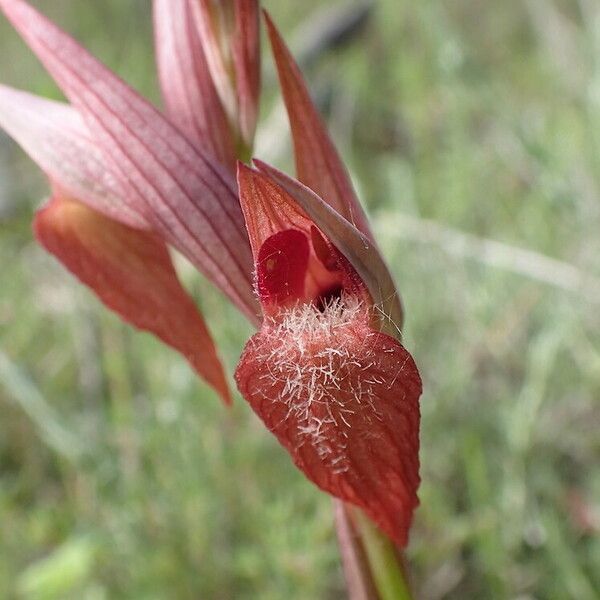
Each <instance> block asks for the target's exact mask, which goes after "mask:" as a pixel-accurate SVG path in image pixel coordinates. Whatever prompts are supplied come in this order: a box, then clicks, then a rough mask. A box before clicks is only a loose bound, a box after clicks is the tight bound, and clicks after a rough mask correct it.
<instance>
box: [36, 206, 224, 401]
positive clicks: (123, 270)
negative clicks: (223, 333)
mask: <svg viewBox="0 0 600 600" xmlns="http://www.w3.org/2000/svg"><path fill="white" fill-rule="evenodd" d="M34 229H35V233H36V237H37V238H38V240H39V241H40V243H41V244H42V245H43V246H44V247H45V248H46V249H47V250H48V251H49V252H51V253H52V254H54V255H55V256H56V257H57V258H58V259H59V260H60V261H61V262H62V263H63V264H64V265H65V266H66V267H67V269H69V270H70V271H71V272H72V273H73V274H74V275H76V276H77V277H78V278H79V279H80V280H81V281H82V282H83V283H84V284H86V285H87V286H89V287H90V288H92V290H94V292H95V293H96V294H97V295H98V297H99V298H100V299H101V300H102V302H104V304H106V305H107V306H108V307H109V308H110V309H112V310H114V311H115V312H116V313H117V314H119V315H120V316H121V317H122V318H123V319H124V320H126V321H128V322H129V323H131V324H132V325H134V326H136V327H139V328H140V329H143V330H145V331H149V332H150V333H153V334H154V335H156V336H157V337H158V338H160V339H161V340H162V341H163V342H165V343H166V344H168V345H169V346H171V347H172V348H174V349H175V350H177V351H178V352H181V354H183V355H184V356H185V357H186V358H187V360H188V361H189V362H190V364H191V365H192V367H193V368H194V369H195V370H196V371H197V372H198V374H199V375H200V376H201V377H203V378H204V379H205V380H206V381H207V382H208V383H209V384H210V385H211V386H212V387H213V388H214V389H215V390H216V391H217V392H218V393H219V394H220V396H221V397H222V398H223V400H224V401H225V402H226V403H228V404H229V403H230V402H231V397H230V395H229V390H228V386H227V382H226V379H225V375H224V372H223V367H222V365H221V362H220V360H219V358H218V356H217V352H216V349H215V346H214V343H213V341H212V338H211V336H210V333H209V332H208V330H207V328H206V325H205V323H204V320H203V319H202V317H201V315H200V313H199V312H198V310H197V309H196V306H195V305H194V302H193V301H192V299H191V298H190V297H189V296H188V295H187V293H186V292H185V291H184V290H183V288H182V287H181V284H180V283H179V280H178V279H177V275H176V273H175V269H174V268H173V264H172V262H171V258H170V256H169V252H168V251H167V248H166V246H165V244H164V242H163V241H161V239H160V238H159V237H158V236H156V235H154V234H153V233H150V232H146V231H139V230H137V229H132V228H131V227H128V226H127V225H123V224H121V223H117V222H116V221H113V220H112V219H109V218H107V217H105V216H103V215H101V214H100V213H97V212H95V211H93V210H92V209H90V208H88V207H87V206H85V205H84V204H82V203H80V202H77V201H74V200H71V199H68V198H65V197H61V196H55V197H54V198H53V199H52V200H51V201H50V202H49V203H48V204H47V205H46V206H45V207H44V208H42V209H41V210H40V211H39V212H38V213H37V214H36V217H35V222H34Z"/></svg>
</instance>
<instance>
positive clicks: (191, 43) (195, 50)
mask: <svg viewBox="0 0 600 600" xmlns="http://www.w3.org/2000/svg"><path fill="white" fill-rule="evenodd" d="M154 31H155V42H156V43H155V45H156V55H157V63H158V73H159V76H160V83H161V88H162V94H163V98H164V100H165V105H166V108H167V113H168V115H169V117H170V118H171V120H172V121H173V123H175V124H176V125H178V126H179V127H180V128H181V130H182V131H185V132H186V134H187V136H188V137H189V138H190V140H192V141H193V142H195V143H196V144H197V145H198V146H199V147H200V148H203V149H205V150H206V151H207V152H208V153H209V154H210V155H212V156H213V157H214V158H215V159H216V160H217V161H218V162H220V163H221V164H223V165H226V166H227V167H229V169H230V170H231V171H232V172H233V171H234V170H235V160H236V158H235V144H234V140H233V137H232V132H231V128H230V126H229V123H228V121H227V116H226V115H225V111H224V110H223V107H222V105H221V101H220V99H219V96H218V94H217V91H216V90H215V86H214V84H213V81H212V78H211V75H210V71H209V69H208V65H207V63H206V59H205V58H204V51H203V50H202V42H201V40H200V37H199V34H198V28H197V27H196V23H195V21H194V18H193V14H192V10H191V7H190V3H189V0H154Z"/></svg>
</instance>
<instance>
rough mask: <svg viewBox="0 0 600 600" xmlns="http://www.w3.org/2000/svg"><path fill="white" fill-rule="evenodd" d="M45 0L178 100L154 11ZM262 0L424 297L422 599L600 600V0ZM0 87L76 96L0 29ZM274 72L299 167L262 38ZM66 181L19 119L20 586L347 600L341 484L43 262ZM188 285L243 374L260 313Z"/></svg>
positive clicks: (14, 335)
mask: <svg viewBox="0 0 600 600" xmlns="http://www.w3.org/2000/svg"><path fill="white" fill-rule="evenodd" d="M35 4H36V5H37V6H39V7H40V8H42V9H43V10H44V11H45V12H46V13H47V14H48V15H50V16H51V17H53V18H54V19H56V20H57V21H58V22H59V23H60V24H61V25H63V26H64V27H65V28H66V29H67V30H69V31H71V32H72V33H73V34H74V35H75V36H76V37H78V38H79V39H81V40H82V41H84V43H85V44H86V45H87V46H88V47H89V48H90V49H91V50H92V51H94V52H95V53H96V54H97V55H99V56H100V57H101V58H102V59H103V60H104V61H105V62H106V63H108V64H109V65H110V66H111V67H112V68H114V69H115V70H116V71H118V72H119V73H120V74H121V75H122V76H124V77H125V78H126V79H127V80H128V81H130V82H131V83H132V84H133V85H134V86H136V87H137V88H138V89H140V90H141V91H142V92H143V93H144V94H146V95H147V96H149V97H150V98H152V99H153V100H157V99H158V93H157V86H156V81H155V75H154V71H153V53H152V49H151V29H150V2H149V1H148V0H129V1H127V2H123V1H122V0H45V1H42V0H39V1H38V2H35ZM264 5H265V6H266V7H267V8H269V9H270V10H271V11H272V14H273V16H274V18H275V19H276V21H277V22H278V23H279V24H280V25H281V28H282V30H283V31H284V33H285V34H286V37H287V38H288V39H289V40H290V42H291V45H292V47H293V48H294V49H295V51H296V52H297V54H298V55H299V56H300V57H301V58H302V59H303V63H304V65H305V67H306V73H307V76H308V78H309V81H310V83H311V87H312V89H313V92H314V94H315V97H316V98H317V99H318V101H319V103H320V105H321V106H322V108H323V110H324V112H325V113H326V115H327V117H328V120H329V123H330V126H331V129H332V132H333V135H334V137H335V139H336V142H337V143H338V145H339V147H340V148H341V150H342V152H343V154H344V157H345V158H346V160H347V163H348V165H349V167H350V169H351V171H352V175H353V177H354V179H355V181H356V184H357V187H358V189H359V191H360V195H361V197H362V198H363V199H364V202H365V203H366V205H367V206H368V209H369V212H370V214H371V215H372V218H373V222H374V227H375V230H376V232H377V234H378V237H379V240H380V243H381V246H382V248H383V250H384V252H385V254H386V256H387V258H388V260H389V262H390V264H391V266H392V269H393V271H394V274H395V276H396V278H397V281H398V283H399V287H400V290H401V292H402V294H403V297H404V301H405V304H406V311H407V322H406V329H405V343H406V345H407V347H408V348H409V349H410V350H411V352H412V353H413V354H414V356H415V358H416V360H417V363H418V364H419V365H420V369H421V373H422V376H423V379H424V383H425V393H424V395H423V398H422V415H423V420H422V435H421V439H422V453H421V458H422V478H423V484H422V487H421V490H420V497H421V507H420V508H419V510H418V511H417V514H416V522H415V526H414V529H413V531H412V537H411V544H410V546H409V548H408V557H409V560H410V564H411V569H412V575H413V579H414V582H415V588H416V590H417V596H418V598H422V599H431V600H433V599H441V598H451V599H496V598H498V599H503V598H511V599H519V600H529V599H532V600H533V599H540V600H541V599H556V600H562V599H565V598H573V599H578V600H588V599H593V598H599V597H600V595H599V593H598V589H600V577H599V573H600V569H599V566H600V538H599V536H598V532H599V527H600V513H599V510H600V508H599V505H598V498H599V496H600V473H599V471H598V462H599V460H598V459H599V456H600V438H599V434H598V431H599V429H600V417H599V412H598V399H599V397H600V3H598V2H597V1H596V0H572V1H568V0H530V1H523V0H504V1H502V2H495V1H493V0H488V1H485V0H480V1H474V0H420V1H419V2H411V1H409V0H379V1H376V2H375V3H374V4H373V7H372V10H371V11H370V14H369V17H368V19H367V20H366V21H364V22H363V23H362V26H361V27H359V28H352V29H351V30H348V31H347V35H345V36H342V37H343V38H344V39H343V40H339V39H338V38H339V37H340V36H338V35H337V33H339V31H340V29H342V30H343V29H344V26H343V25H344V23H349V22H350V21H352V18H354V17H356V16H357V15H358V14H359V13H360V12H361V9H360V8H359V9H358V11H355V10H354V9H353V7H354V6H356V4H353V3H352V2H350V1H347V2H342V3H336V4H335V7H334V13H332V12H331V10H332V8H331V7H332V3H330V2H325V1H324V0H322V1H317V0H310V1H308V0H305V1H304V2H301V3H300V2H293V1H291V0H287V1H283V0H279V1H277V0H265V2H264ZM348 11H349V12H348ZM349 15H350V17H351V18H349ZM336 41H337V42H340V41H343V43H334V42H336ZM0 81H1V82H3V83H8V84H12V85H15V86H17V87H21V88H24V89H27V90H29V91H33V92H37V93H40V94H43V95H46V96H52V97H60V95H59V94H58V92H57V90H56V88H55V87H54V85H53V84H52V83H51V81H50V79H49V78H48V77H47V76H46V75H45V74H44V72H43V71H42V69H41V67H40V66H39V65H38V63H37V62H36V61H35V59H34V58H33V57H32V55H31V54H30V53H29V51H27V50H26V49H25V47H24V46H23V45H22V44H21V42H20V41H19V40H18V39H17V36H16V35H15V34H14V33H13V32H12V30H11V29H10V28H9V26H8V24H7V23H6V21H5V20H3V19H2V18H0ZM265 87H266V91H265V102H264V107H263V108H264V109H263V123H264V124H263V133H262V136H261V139H260V140H259V143H258V151H257V154H259V155H261V156H262V157H263V158H267V159H268V160H271V161H273V162H275V163H276V164H278V165H279V166H281V167H283V168H286V169H291V160H290V156H289V148H288V144H287V143H286V141H285V140H286V139H287V136H288V131H287V124H286V121H285V119H284V118H282V116H281V114H282V113H281V107H280V106H279V105H278V101H277V90H276V86H275V82H274V78H273V69H272V66H271V60H270V57H269V56H268V54H267V53H265ZM46 192H47V185H46V183H45V181H44V178H43V177H42V175H41V174H40V173H39V171H38V169H37V168H36V167H35V166H34V165H33V163H31V162H30V161H29V160H28V159H27V158H26V156H25V155H24V154H23V153H22V152H21V151H20V150H19V149H18V148H17V147H16V145H15V144H13V143H12V142H11V141H10V140H9V139H8V138H7V137H6V136H3V135H2V134H0V266H1V272H0V598H2V599H4V598H7V599H10V598H21V599H27V600H29V599H32V600H33V599H36V600H37V599H43V600H53V599H70V598H72V599H85V600H88V599H89V600H92V599H93V600H96V599H98V600H101V599H109V598H110V599H112V598H131V599H162V598H178V599H179V598H182V599H187V598H189V599H192V598H193V599H196V598H210V599H213V598H215V599H223V600H225V599H238V598H239V599H254V598H261V599H267V600H269V599H273V600H276V599H285V600H294V599H298V600H301V599H313V598H314V599H335V598H342V597H343V594H344V592H343V589H344V587H343V581H342V574H341V571H340V567H339V561H338V552H337V548H336V542H335V533H334V529H333V526H332V517H331V512H332V511H331V502H330V500H329V498H328V497H326V496H325V495H324V494H322V493H320V492H319V491H318V490H316V489H315V488H314V487H313V486H312V485H310V484H309V483H307V482H306V481H305V480H304V478H303V476H302V475H301V474H300V473H299V472H297V471H296V470H295V469H294V468H293V467H292V465H291V463H290V461H289V459H288V457H287V455H285V454H284V452H283V451H282V450H281V449H280V448H279V447H278V445H277V443H276V442H275V441H274V440H273V439H271V437H270V436H269V435H268V433H267V432H266V431H265V430H264V429H263V427H262V426H261V424H260V423H259V422H258V421H257V419H256V418H255V417H254V416H253V414H251V412H250V410H249V409H248V407H247V406H246V405H245V404H244V403H243V402H242V401H241V399H239V397H238V398H237V399H236V402H235V406H234V408H233V409H232V410H230V411H227V410H225V409H223V408H222V406H220V404H219V402H218V400H217V399H216V397H215V396H214V394H213V393H212V392H211V391H210V390H208V389H207V388H206V386H204V385H203V384H202V383H201V382H200V381H198V379H197V378H196V377H195V376H194V374H193V373H192V372H191V370H190V369H189V368H188V366H187V365H186V364H185V363H184V361H183V360H182V359H181V358H180V357H179V356H177V355H175V354H174V353H172V352H171V351H170V350H168V349H167V348H165V347H163V346H161V345H160V344H159V343H158V342H156V341H155V340H154V339H153V338H151V337H150V336H149V335H146V334H142V333H139V332H135V331H133V330H131V329H129V328H128V327H127V326H125V325H123V324H122V323H121V322H119V320H118V319H117V318H116V317H115V316H113V315H112V314H109V313H108V312H107V311H106V310H105V309H104V308H103V307H102V306H101V305H100V304H99V302H98V301H97V300H96V299H95V297H93V296H92V294H91V293H90V292H88V291H87V290H86V289H83V287H81V286H79V285H77V284H76V283H75V281H74V280H73V279H72V278H71V277H70V276H69V275H67V274H66V272H65V271H63V269H62V268H61V267H60V266H59V265H58V264H57V263H56V262H55V261H54V260H53V259H52V258H51V257H49V256H48V255H46V254H44V252H43V251H42V250H41V249H40V247H39V246H37V245H36V243H35V242H34V241H33V239H32V234H31V231H30V222H31V216H32V212H33V210H34V208H35V207H36V206H37V205H38V204H39V201H40V199H42V198H43V197H44V195H45V194H46ZM182 276H183V278H184V280H185V281H186V284H187V285H188V287H189V289H190V290H192V292H193V294H194V295H195V297H197V299H198V302H199V304H200V305H201V306H202V308H203V310H204V311H205V314H206V315H207V316H208V320H209V324H210V326H211V328H212V330H213V332H214V335H215V337H216V338H217V340H218V342H219V344H220V347H221V349H222V352H223V355H224V356H225V358H226V360H227V363H228V366H229V372H230V373H231V370H232V369H233V368H234V366H235V364H236V360H237V357H238V356H239V353H240V350H241V348H242V345H243V343H244V341H245V340H246V339H247V337H248V336H249V334H250V332H251V329H250V327H249V325H247V324H246V323H245V322H244V321H243V320H242V318H241V317H240V316H238V315H237V314H236V313H235V312H234V311H233V310H232V309H230V308H229V307H228V306H227V305H226V303H224V302H223V301H222V298H221V297H220V295H219V294H218V293H217V292H215V291H214V290H213V289H211V288H210V286H208V285H207V284H206V283H205V282H204V281H202V280H201V278H200V277H198V276H197V275H196V274H195V273H194V272H193V271H192V270H191V269H190V268H189V267H188V266H187V265H183V264H182Z"/></svg>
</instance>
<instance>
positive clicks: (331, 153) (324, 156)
mask: <svg viewBox="0 0 600 600" xmlns="http://www.w3.org/2000/svg"><path fill="white" fill-rule="evenodd" d="M264 15H265V20H266V23H267V29H268V32H269V38H270V40H271V48H272V49H273V56H274V58H275V63H276V65H277V72H278V74H279V82H280V85H281V90H282V92H283V99H284V101H285V105H286V108H287V112H288V116H289V120H290V125H291V128H292V137H293V141H294V153H295V157H296V173H297V176H298V179H299V180H300V181H301V182H302V183H304V184H305V185H306V186H308V187H309V188H310V189H312V190H313V191H314V192H315V193H316V194H317V195H318V196H320V197H321V198H322V199H323V200H325V202H327V203H328V204H329V205H330V206H331V207H332V208H334V209H335V210H336V211H337V212H338V213H339V214H340V215H342V216H343V217H344V218H345V219H347V220H348V221H349V222H350V223H352V224H353V225H354V226H355V227H356V228H357V229H358V230H359V231H361V232H362V233H363V234H364V235H365V236H366V237H367V238H369V239H370V240H371V241H372V240H373V236H372V234H371V230H370V227H369V222H368V220H367V217H366V215H365V212H364V210H363V208H362V206H361V204H360V202H359V200H358V198H357V197H356V194H355V192H354V188H353V187H352V182H351V181H350V176H349V175H348V172H347V171H346V168H345V167H344V164H343V163H342V161H341V159H340V156H339V154H338V153H337V151H336V149H335V146H334V145H333V142H332V141H331V138H330V137H329V134H328V133H327V128H326V127H325V124H324V123H323V120H322V119H321V116H320V115H319V112H318V111H317V109H316V107H315V105H314V104H313V101H312V100H311V97H310V94H309V92H308V89H307V87H306V84H305V82H304V79H303V77H302V73H301V72H300V69H299V68H298V65H297V64H296V63H295V61H294V59H293V57H292V55H291V54H290V51H289V50H288V49H287V47H286V45H285V42H284V41H283V39H282V38H281V36H280V35H279V32H278V31H277V29H276V28H275V25H274V24H273V22H272V20H271V18H270V17H269V15H268V14H267V13H266V12H265V13H264Z"/></svg>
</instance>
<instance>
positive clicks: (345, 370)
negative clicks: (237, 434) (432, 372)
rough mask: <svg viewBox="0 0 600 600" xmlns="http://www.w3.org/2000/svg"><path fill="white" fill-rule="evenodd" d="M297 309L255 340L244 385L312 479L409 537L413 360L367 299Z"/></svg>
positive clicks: (415, 447)
mask: <svg viewBox="0 0 600 600" xmlns="http://www.w3.org/2000/svg"><path fill="white" fill-rule="evenodd" d="M295 310H296V312H294V311H288V312H284V313H282V314H280V315H278V316H277V317H275V318H273V319H266V320H265V321H264V323H263V326H262V328H261V331H260V332H259V333H257V334H256V335H254V336H253V337H252V338H251V339H250V341H249V342H248V344H247V345H246V348H245V349H244V352H243V354H242V357H241V359H240V363H239V365H238V368H237V370H236V374H235V378H236V382H237V385H238V389H239V390H240V392H241V393H242V395H243V396H244V398H245V399H246V400H247V401H248V402H249V404H250V405H251V406H252V408H253V410H254V411H255V412H256V413H257V415H258V416H259V417H260V418H261V419H262V420H263V421H264V423H265V425H266V426H267V427H268V428H269V430H270V431H271V432H272V433H273V434H274V435H275V436H276V437H277V439H278V440H279V442H280V443H281V444H282V445H283V446H284V447H285V448H286V449H287V451H288V452H289V453H290V455H291V457H292V459H293V460H294V463H295V464H296V466H297V467H298V468H299V469H301V470H302V471H303V472H304V474H305V475H306V476H307V477H308V478H309V479H310V480H311V481H312V482H313V483H315V484H316V485H317V486H318V487H320V488H321V489H322V490H324V491H326V492H328V493H330V494H332V495H333V496H336V497H337V498H340V499H341V500H344V501H345V502H349V503H351V504H354V505H356V506H358V507H360V508H362V509H363V510H364V511H365V512H366V513H367V515H368V516H370V517H371V519H373V521H374V522H375V523H376V524H377V525H378V526H379V527H380V528H381V529H382V530H383V531H384V532H385V533H386V534H387V535H388V536H389V537H390V538H391V539H392V540H394V541H395V542H396V543H398V544H400V545H405V544H406V543H407V540H408V531H409V528H410V524H411V521H412V515H413V511H414V509H415V507H416V506H417V505H418V498H417V493H416V492H417V488H418V485H419V456H418V452H419V404H418V399H419V396H420V394H421V379H420V377H419V373H418V371H417V368H416V366H415V363H414V361H413V359H412V357H411V356H410V354H409V353H408V352H407V351H406V350H405V349H404V348H403V347H402V346H401V345H400V343H399V342H398V341H397V340H396V339H394V338H392V337H391V336H388V335H385V334H383V333H379V332H376V331H373V330H372V329H370V327H369V325H368V316H367V314H366V313H367V311H366V310H365V312H364V314H361V307H360V305H355V307H354V308H352V307H351V306H345V307H344V308H338V309H335V308H334V307H329V308H327V309H325V311H324V312H319V311H317V310H315V309H310V308H306V307H305V308H298V309H295ZM336 310H337V312H336Z"/></svg>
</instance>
